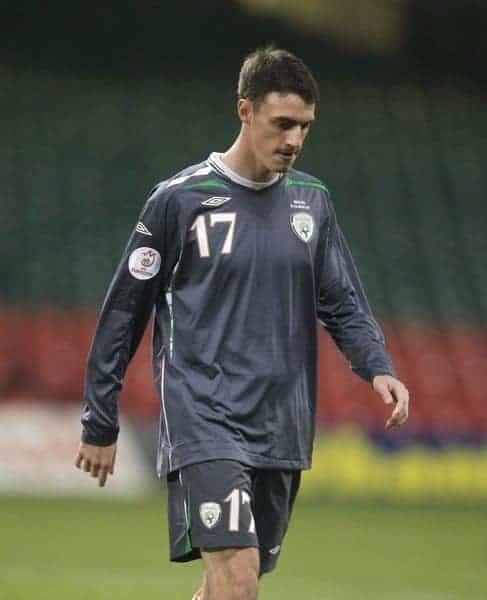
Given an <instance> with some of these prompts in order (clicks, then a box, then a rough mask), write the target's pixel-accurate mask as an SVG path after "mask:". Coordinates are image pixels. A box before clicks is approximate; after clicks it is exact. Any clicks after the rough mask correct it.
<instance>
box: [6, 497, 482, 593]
mask: <svg viewBox="0 0 487 600" xmlns="http://www.w3.org/2000/svg"><path fill="white" fill-rule="evenodd" d="M100 493H103V492H100ZM0 525H1V531H0V599H1V600H61V599H62V600H111V599H114V600H129V599H130V600H133V599H137V600H156V599H157V600H165V599H170V600H190V598H191V592H192V591H193V590H194V588H195V586H196V584H197V582H198V580H199V576H200V572H201V564H200V562H199V561H198V562H197V563H193V564H190V565H173V564H170V563H169V562H168V560H167V524H166V513H165V506H164V501H163V499H162V497H161V498H158V497H156V498H151V499H149V500H146V501H140V502H122V501H106V500H105V501H100V502H98V501H79V500H78V501H74V500H71V501H69V500H35V499H22V498H3V499H0ZM259 598H262V599H263V600H273V599H274V600H296V599H298V600H485V599H486V598H487V514H486V511H485V508H482V507H477V508H461V507H446V506H442V507H438V506H436V507H435V506H422V507H420V506H416V507H413V506H398V505H396V506H392V505H378V504H372V503H371V504H365V503H361V504H351V503H343V504H340V503H338V502H324V503H322V504H317V503H314V504H309V503H306V502H303V501H301V502H298V504H297V506H296V509H295V514H294V518H293V520H292V523H291V527H290V530H289V533H288V536H287V538H286V541H285V543H284V547H283V552H282V556H281V559H280V563H279V565H278V569H277V570H276V571H275V572H274V573H273V574H270V575H267V576H265V577H264V579H263V581H262V587H261V593H260V596H259Z"/></svg>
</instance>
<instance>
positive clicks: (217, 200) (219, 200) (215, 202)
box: [201, 196, 232, 207]
mask: <svg viewBox="0 0 487 600" xmlns="http://www.w3.org/2000/svg"><path fill="white" fill-rule="evenodd" d="M231 199H232V197H231V196H212V197H211V198H208V200H203V202H202V203H201V205H202V206H213V207H217V206H221V205H222V204H225V202H228V201H229V200H231Z"/></svg>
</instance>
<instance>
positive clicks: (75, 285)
mask: <svg viewBox="0 0 487 600" xmlns="http://www.w3.org/2000/svg"><path fill="white" fill-rule="evenodd" d="M405 6H406V5H405ZM458 6H460V5H459V3H454V2H451V1H450V2H449V3H446V4H445V3H443V4H442V7H438V6H436V3H433V2H431V3H424V2H423V3H421V4H419V3H413V2H410V3H407V6H406V8H407V10H405V12H404V19H405V37H404V40H403V44H402V46H401V48H400V50H399V51H398V52H395V53H394V54H391V55H382V56H378V55H377V54H367V53H366V52H360V53H359V52H357V51H352V50H350V49H347V48H345V47H341V46H339V45H337V44H336V43H332V42H330V41H328V40H327V38H326V37H325V36H318V35H316V34H314V35H306V34H305V32H304V31H303V32H300V31H298V30H297V29H296V28H294V27H292V26H290V25H289V23H287V24H286V23H283V22H282V21H280V20H278V19H277V18H275V19H269V18H266V19H263V18H258V17H255V16H253V15H252V14H250V13H249V12H246V11H245V10H244V9H243V8H242V6H241V5H240V4H237V3H234V2H225V3H223V2H217V1H213V2H205V3H198V2H197V3H194V2H180V3H178V4H177V6H173V5H171V6H170V7H168V6H166V5H165V4H164V3H156V2H145V3H143V2H142V3H141V2H138V3H135V2H130V1H125V2H119V3H111V2H105V3H103V4H100V3H95V2H87V3H84V4H83V5H82V6H81V5H76V6H70V5H69V4H67V3H61V2H57V1H56V2H51V3H49V4H48V5H42V4H39V3H34V2H27V1H24V2H16V3H15V4H14V3H7V6H6V7H4V12H3V18H2V20H1V25H0V27H1V29H0V34H1V36H0V37H1V44H2V53H1V56H0V135H1V139H2V144H1V148H0V153H1V154H0V181H1V189H0V207H1V208H0V210H1V223H2V225H1V228H2V236H1V239H2V241H1V249H2V252H1V257H0V276H1V280H2V282H3V283H2V289H1V294H2V298H1V301H2V302H3V303H6V304H15V305H24V306H66V307H86V306H88V307H89V306H94V305H97V304H99V302H100V301H101V299H102V296H103V293H104V291H105V288H106V285H107V282H108V279H109V277H110V275H111V273H112V271H113V269H114V265H115V263H116V261H117V258H118V255H119V254H120V252H121V249H122V246H123V244H124V241H125V239H126V237H127V236H128V233H129V231H130V228H131V227H132V225H133V223H134V222H135V220H136V218H137V214H138V211H139V209H140V207H141V205H142V203H143V201H144V198H145V196H146V194H147V193H148V191H149V190H150V189H151V187H152V186H153V185H154V184H155V183H156V182H157V181H159V180H161V179H164V178H166V177H168V176H170V175H172V174H173V173H174V172H176V171H178V170H180V169H181V168H183V167H184V166H185V165H188V164H191V163H194V162H198V161H200V160H202V159H203V158H205V157H206V156H207V154H208V153H209V152H210V151H212V150H224V149H225V147H226V146H228V145H229V143H230V142H231V141H232V138H233V137H234V135H235V134H236V132H237V131H238V123H237V120H236V118H235V114H234V113H235V109H234V105H235V87H236V76H237V72H238V68H239V64H240V61H241V58H242V56H243V55H244V54H245V53H247V52H248V51H250V50H252V49H253V48H255V47H256V46H257V45H262V44H263V43H267V42H270V41H274V42H276V43H277V44H279V45H283V46H285V47H288V48H289V49H291V50H293V51H295V52H296V53H298V54H299V55H301V56H302V57H303V58H304V59H305V60H306V61H307V62H308V63H309V64H310V66H311V67H312V68H313V69H314V70H315V72H316V75H317V78H318V80H319V83H320V86H321V91H322V96H323V101H322V106H321V110H320V118H319V121H318V123H317V124H316V127H315V128H314V130H313V132H312V134H311V136H310V138H309V142H308V143H307V147H306V149H305V152H304V154H303V157H302V159H301V160H300V163H299V164H298V167H299V168H302V169H304V170H309V171H311V172H313V173H314V174H315V175H317V176H319V177H320V178H322V179H323V181H324V182H325V183H326V184H327V185H328V186H329V187H330V188H331V190H332V195H333V199H334V201H335V203H336V206H337V211H338V214H339V218H340V220H341V222H342V224H343V226H344V229H345V231H346V232H347V235H348V237H349V239H350V241H351V245H352V248H353V250H354V253H355V255H356V258H357V261H358V263H359V266H360V270H361V272H362V275H363V279H364V280H365V283H366V286H367V288H368V290H369V295H370V297H371V301H372V303H373V305H374V307H375V309H376V311H377V312H378V314H379V315H380V316H381V317H393V318H402V319H409V318H412V317H414V318H422V319H428V320H433V321H439V322H442V321H444V322H449V321H450V320H451V319H454V320H457V321H473V322H481V321H485V320H486V319H487V294H486V293H485V289H486V284H487V267H486V266H485V264H486V261H485V260H484V257H485V255H486V254H487V236H486V235H485V232H486V230H487V209H486V208H485V200H486V197H487V175H486V172H485V165H486V158H487V110H486V99H487V95H486V93H485V88H484V78H485V71H484V69H483V65H482V60H481V57H480V50H481V49H482V47H483V46H482V43H484V42H482V41H481V40H482V39H483V38H482V37H481V36H480V35H479V33H480V26H481V24H482V23H483V22H484V21H482V19H484V20H485V14H486V12H485V10H483V9H481V7H480V4H478V3H475V2H470V3H467V4H465V3H462V5H461V6H462V11H461V13H460V12H459V9H458ZM460 14H461V19H460V16H459V15H460ZM484 45H485V43H484ZM472 50H475V51H472ZM484 55H485V54H484Z"/></svg>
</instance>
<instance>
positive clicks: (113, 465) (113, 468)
mask: <svg viewBox="0 0 487 600" xmlns="http://www.w3.org/2000/svg"><path fill="white" fill-rule="evenodd" d="M116 458H117V451H116V450H115V452H114V453H113V459H112V464H111V466H110V475H113V474H114V473H115V459H116Z"/></svg>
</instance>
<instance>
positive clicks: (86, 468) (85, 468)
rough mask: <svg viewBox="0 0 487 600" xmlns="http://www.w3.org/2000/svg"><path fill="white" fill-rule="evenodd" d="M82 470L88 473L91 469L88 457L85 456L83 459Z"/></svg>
mask: <svg viewBox="0 0 487 600" xmlns="http://www.w3.org/2000/svg"><path fill="white" fill-rule="evenodd" d="M82 469H83V471H85V473H89V472H90V470H91V460H90V459H89V458H85V459H84V461H83V466H82Z"/></svg>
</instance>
